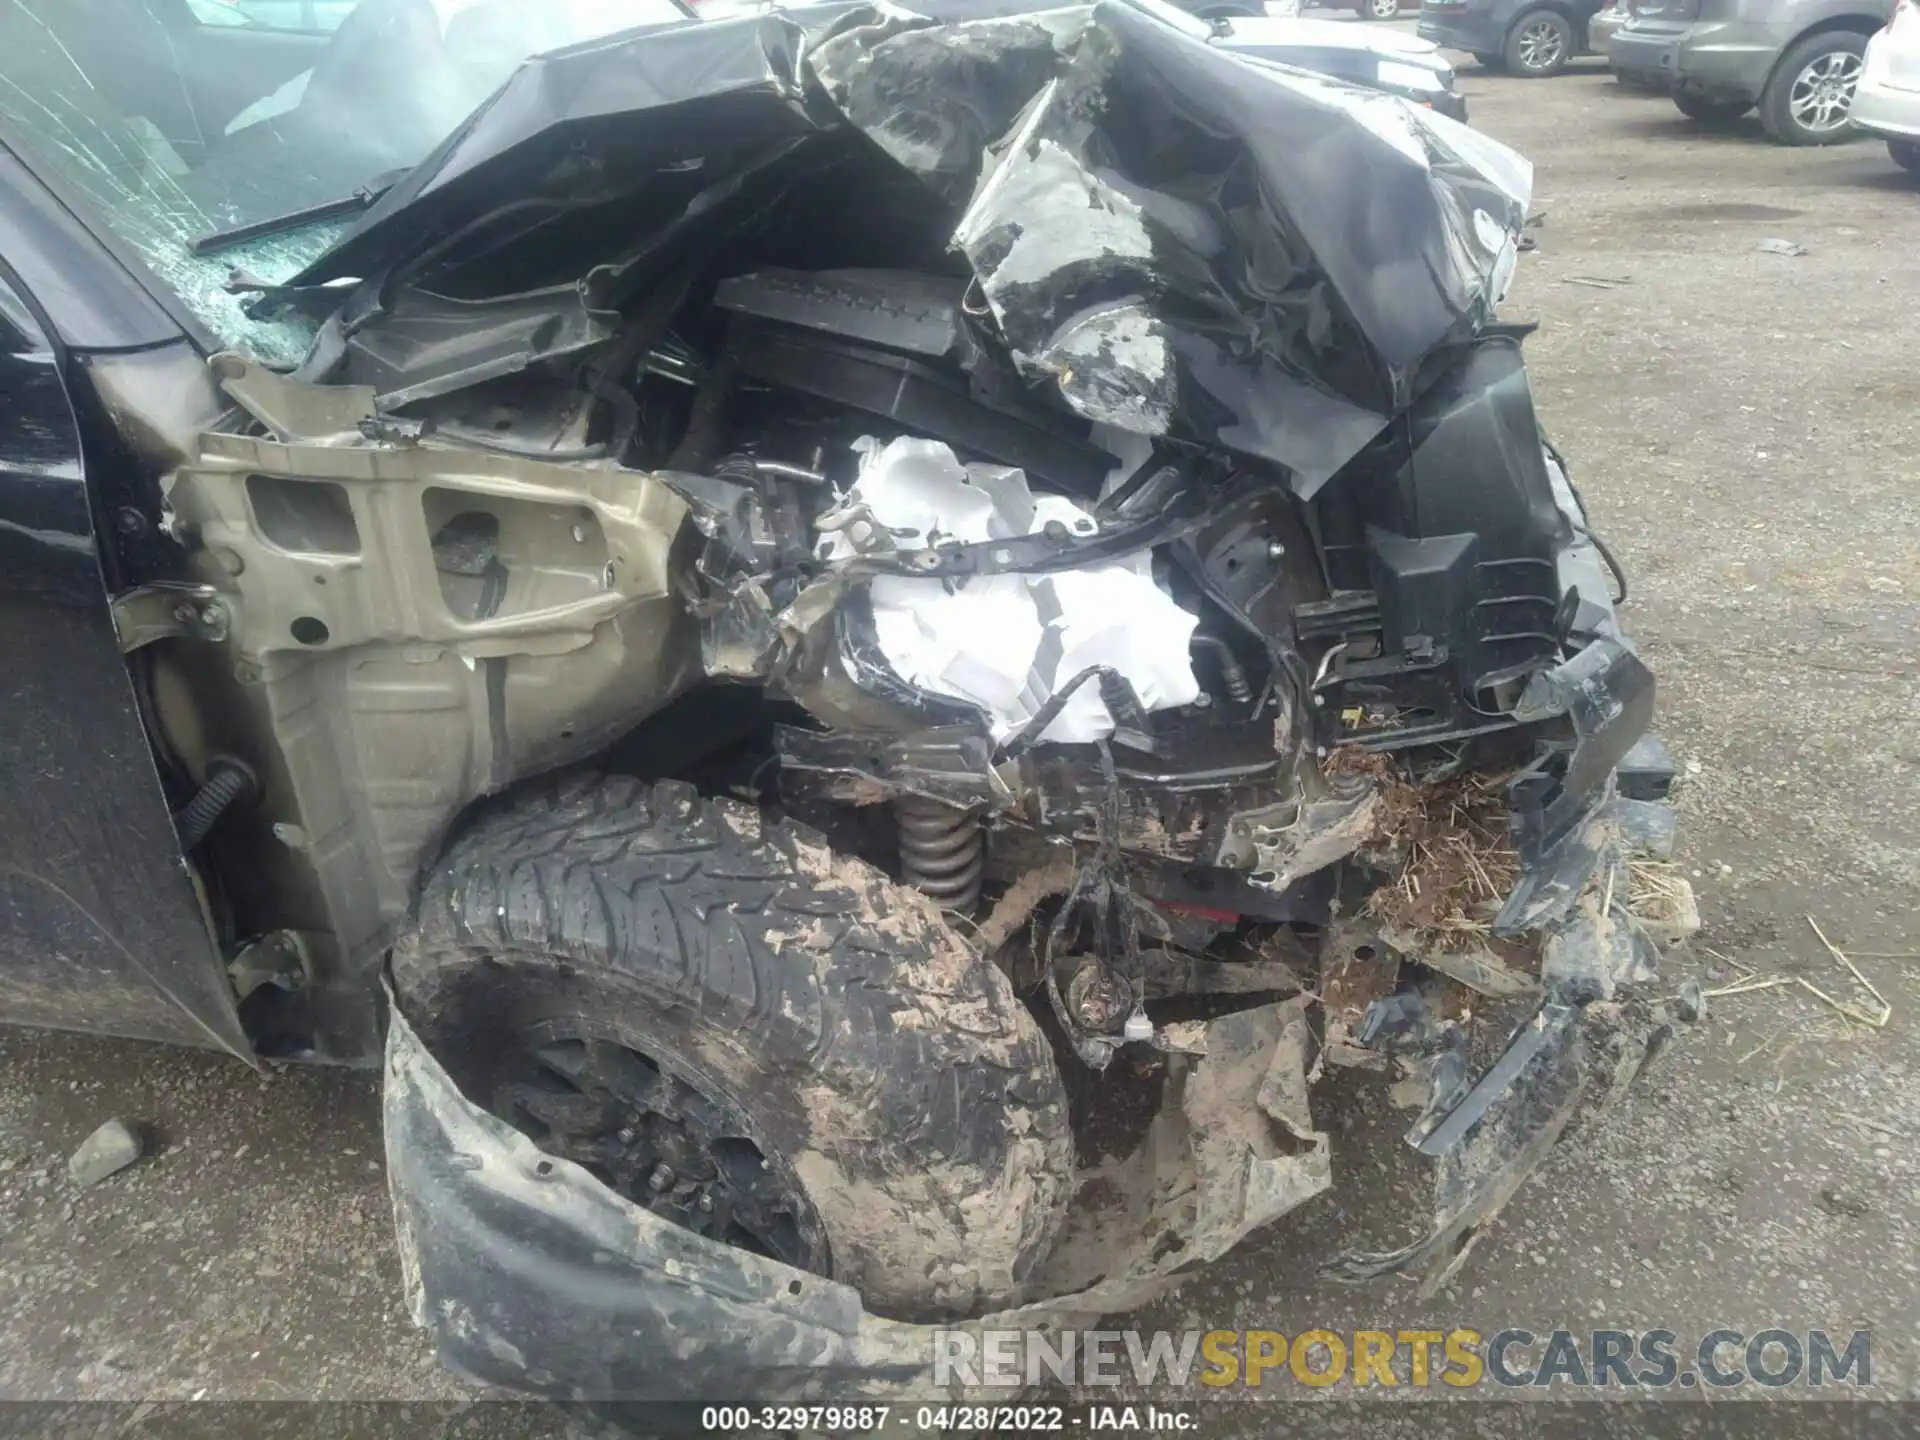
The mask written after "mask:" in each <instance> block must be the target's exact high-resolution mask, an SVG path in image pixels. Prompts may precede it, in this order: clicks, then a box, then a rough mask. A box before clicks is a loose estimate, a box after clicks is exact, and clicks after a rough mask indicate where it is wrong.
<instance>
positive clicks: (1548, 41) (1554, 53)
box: [1504, 10, 1574, 80]
mask: <svg viewBox="0 0 1920 1440" xmlns="http://www.w3.org/2000/svg"><path fill="white" fill-rule="evenodd" d="M1573 47H1574V33H1573V22H1572V21H1571V20H1569V19H1567V17H1566V16H1564V15H1562V14H1561V13H1560V12H1559V11H1558V10H1529V11H1527V12H1526V14H1524V15H1522V16H1521V17H1520V18H1519V19H1518V20H1516V21H1514V22H1513V28H1512V29H1511V30H1509V31H1508V32H1507V50H1506V55H1505V57H1504V59H1505V61H1506V67H1507V69H1509V70H1511V71H1512V72H1513V73H1514V74H1516V75H1519V76H1522V77H1524V78H1525V79H1528V80H1544V79H1546V78H1547V77H1548V76H1549V75H1558V74H1559V73H1560V72H1561V71H1562V70H1564V69H1566V68H1567V61H1569V60H1571V59H1572V58H1573Z"/></svg>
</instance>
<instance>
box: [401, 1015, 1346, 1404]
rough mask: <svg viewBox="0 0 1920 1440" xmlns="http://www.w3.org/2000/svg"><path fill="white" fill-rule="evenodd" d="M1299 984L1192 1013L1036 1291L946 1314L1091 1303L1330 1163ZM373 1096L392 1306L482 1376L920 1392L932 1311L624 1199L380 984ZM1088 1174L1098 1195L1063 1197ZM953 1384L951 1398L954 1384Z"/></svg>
mask: <svg viewBox="0 0 1920 1440" xmlns="http://www.w3.org/2000/svg"><path fill="white" fill-rule="evenodd" d="M1307 1003H1308V1002H1307V1001H1306V1000H1305V998H1304V997H1299V996H1296V997H1294V998H1292V999H1289V1000H1286V1001H1283V1002H1280V1003H1278V1004H1272V1005H1265V1006H1261V1007H1258V1008H1256V1009H1251V1010H1244V1011H1238V1012H1236V1013H1234V1014H1232V1015H1228V1016H1224V1017H1222V1018H1220V1019H1219V1020H1216V1021H1213V1022H1211V1024H1209V1025H1207V1026H1205V1027H1204V1033H1201V1032H1199V1031H1196V1034H1198V1035H1199V1038H1198V1040H1197V1041H1196V1043H1198V1044H1200V1045H1203V1046H1205V1048H1206V1051H1207V1053H1206V1054H1204V1055H1173V1056H1170V1057H1169V1059H1168V1079H1167V1085H1166V1089H1165V1092H1164V1096H1163V1101H1162V1105H1161V1108H1160V1111H1159V1113H1158V1114H1157V1115H1156V1117H1155V1118H1154V1120H1153V1122H1152V1124H1151V1126H1150V1127H1149V1129H1148V1132H1147V1135H1146V1136H1145V1138H1144V1139H1143V1141H1142V1143H1141V1144H1140V1145H1139V1147H1138V1148H1137V1149H1136V1150H1135V1151H1134V1152H1133V1153H1132V1154H1130V1155H1129V1156H1127V1157H1125V1158H1124V1159H1122V1160H1119V1161H1116V1162H1114V1163H1112V1164H1109V1165H1105V1166H1102V1167H1100V1168H1099V1169H1097V1170H1094V1171H1090V1172H1088V1173H1086V1174H1084V1175H1082V1176H1081V1177H1079V1180H1080V1195H1079V1196H1077V1197H1076V1203H1074V1204H1073V1207H1072V1209H1071V1212H1070V1214H1069V1216H1068V1218H1067V1222H1066V1226H1065V1227H1064V1232H1063V1234H1062V1237H1061V1240H1060V1242H1059V1244H1058V1245H1057V1246H1056V1247H1055V1250H1054V1253H1053V1254H1052V1255H1051V1256H1050V1257H1049V1258H1048V1259H1047V1260H1046V1261H1044V1262H1042V1265H1041V1266H1040V1278H1039V1279H1038V1280H1037V1281H1036V1287H1037V1288H1038V1289H1040V1290H1042V1291H1043V1292H1045V1293H1043V1294H1042V1296H1041V1298H1037V1299H1036V1300H1035V1301H1034V1302H1033V1303H1031V1304H1028V1305H1025V1306H1023V1307H1021V1308H1019V1309H1014V1310H1007V1311H1002V1312H999V1313H997V1314H993V1315H989V1316H983V1317H981V1318H979V1319H977V1320H972V1321H968V1322H964V1323H963V1324H962V1325H959V1326H948V1327H945V1328H946V1329H948V1330H952V1329H969V1328H972V1329H986V1328H992V1329H1024V1328H1037V1327H1039V1326H1040V1325H1041V1324H1042V1323H1043V1322H1044V1323H1046V1324H1050V1325H1056V1326H1057V1325H1069V1324H1082V1323H1087V1322H1089V1321H1091V1320H1092V1319H1094V1318H1095V1317H1097V1316H1099V1315H1101V1314H1106V1313H1111V1312H1114V1311H1118V1310H1124V1309H1129V1308H1131V1307H1133V1306H1136V1305H1139V1304H1142V1303H1144V1302H1145V1301H1147V1300H1150V1299H1152V1298H1153V1297H1154V1296H1155V1295H1158V1294H1160V1293H1162V1292H1163V1291H1165V1290H1167V1289H1168V1288H1170V1287H1171V1286H1172V1285H1173V1284H1175V1283H1176V1281H1177V1278H1178V1276H1179V1275H1180V1274H1182V1273H1184V1272H1187V1271H1189V1270H1191V1269H1192V1268H1193V1267H1194V1265H1195V1264H1196V1263H1203V1262H1205V1261H1207V1260H1211V1259H1215V1258H1217V1257H1218V1256H1220V1255H1223V1254H1225V1253H1226V1251H1227V1250H1229V1249H1230V1248H1232V1246H1233V1245H1234V1244H1236V1243H1237V1242H1238V1241H1239V1240H1240V1239H1241V1238H1242V1237H1243V1236H1245V1235H1247V1234H1248V1233H1250V1232H1251V1231H1253V1230H1254V1229H1256V1228H1258V1227H1259V1226H1261V1225H1264V1224H1266V1223H1268V1222H1269V1221H1271V1220H1273V1219H1275V1218H1277V1217H1278V1216H1280V1215H1283V1214H1285V1213H1286V1212H1287V1211H1289V1210H1291V1209H1293V1208H1295V1207H1296V1206H1298V1205H1300V1204H1302V1203H1303V1202H1305V1201H1306V1200H1308V1199H1310V1198H1312V1197H1313V1196H1314V1195H1317V1194H1319V1193H1320V1191H1322V1190H1324V1189H1326V1188H1327V1186H1328V1185H1329V1183H1330V1182H1331V1167H1330V1160H1329V1145H1328V1141H1327V1137H1326V1136H1325V1135H1324V1134H1321V1133H1320V1132H1318V1131H1316V1130H1314V1129H1313V1127H1312V1119H1311V1116H1310V1114H1309V1113H1308V1109H1307V1067H1308V1061H1309V1055H1310V1051H1311V1039H1310V1036H1309V1031H1308V1025H1307V1018H1306V1006H1307ZM390 1017H391V1018H390V1024H389V1029H388V1033H387V1053H386V1070H385V1087H384V1100H383V1113H384V1121H385V1131H386V1153H387V1177H388V1184H389V1186H390V1187H391V1190H392V1194H393V1204H394V1219H395V1229H396V1232H397V1235H398V1243H399V1249H400V1259H401V1267H402V1271H403V1275H404V1280H405V1291H406V1297H407V1305H408V1309H409V1311H410V1312H411V1314H412V1316H413V1319H414V1322H415V1323H416V1324H418V1325H420V1326H421V1327H422V1328H424V1329H425V1330H427V1331H428V1332H429V1334H431V1336H432V1337H433V1341H434V1345H435V1347H436V1349H437V1350H438V1351H439V1354H440V1358H441V1360H442V1361H443V1362H444V1363H445V1364H446V1365H448V1366H449V1367H450V1368H451V1369H453V1370H454V1371H455V1372H457V1373H459V1374H461V1375H465V1376H467V1377H469V1378H471V1379H473V1380H476V1381H479V1382H481V1383H484V1384H490V1385H500V1386H506V1387H509V1388H511V1389H514V1390H520V1391H532V1392H535V1393H538V1394H542V1395H546V1396H549V1397H553V1398H556V1399H566V1400H577V1401H637V1400H646V1401H682V1402H691V1401H707V1402H711V1401H712V1399H713V1397H714V1396H716V1395H724V1396H727V1397H728V1398H729V1399H732V1400H739V1401H744V1400H787V1401H801V1400H812V1401H824V1400H833V1401H840V1402H844V1401H847V1400H849V1399H856V1398H873V1399H886V1398H904V1397H917V1398H921V1399H925V1398H929V1397H930V1396H932V1395H933V1394H934V1393H935V1392H934V1388H933V1364H934V1359H935V1354H934V1343H935V1337H936V1335H937V1334H938V1333H940V1332H939V1331H938V1330H936V1328H935V1327H934V1326H931V1325H915V1324H908V1323H904V1322H901V1321H896V1320H887V1319H882V1318H881V1317H879V1316H876V1315H872V1314H870V1313H868V1312H867V1311H866V1310H865V1309H864V1308H863V1307H862V1305H861V1303H860V1297H859V1295H858V1294H857V1293H856V1292H855V1291H854V1290H853V1289H851V1288H850V1287H848V1286H846V1285H842V1284H837V1283H835V1282H834V1281H832V1280H829V1279H824V1278H822V1277H821V1276H818V1275H813V1274H809V1273H807V1272H805V1271H801V1270H796V1269H793V1268H791V1267H789V1266H786V1265H782V1264H779V1263H777V1262H775V1261H772V1260H768V1259H764V1258H762V1257H760V1256H758V1255H755V1254H752V1253H750V1252H748V1251H745V1250H740V1249H735V1248H732V1247H730V1246H726V1245H722V1244H718V1243H716V1242H714V1241H711V1240H706V1239H703V1238H701V1237H700V1236H697V1235H695V1234H693V1233H692V1232H690V1231H687V1230H684V1229H681V1228H680V1227H679V1226H677V1225H674V1224H673V1223H671V1222H670V1221H668V1220H665V1219H662V1218H661V1217H659V1216H657V1215H655V1214H653V1213H652V1212H651V1211H648V1210H645V1209H642V1208H640V1207H639V1206H636V1205H634V1204H632V1203H631V1202H629V1201H627V1200H624V1199H622V1198H621V1197H620V1196H618V1195H616V1194H615V1193H614V1192H613V1191H612V1190H610V1189H608V1188H607V1187H606V1186H604V1185H602V1184H601V1183H600V1182H599V1181H598V1180H596V1179H595V1178H594V1177H593V1176H592V1175H590V1174H589V1173H588V1172H587V1171H585V1170H584V1169H582V1168H580V1167H579V1166H577V1165H575V1164H573V1163H572V1162H570V1161H567V1160H563V1159H559V1158H557V1157H554V1156H551V1155H548V1154H546V1153H544V1152H543V1151H541V1150H540V1149H539V1148H538V1147H537V1146H536V1145H535V1144H534V1143H533V1141H532V1140H530V1139H528V1138H527V1137H526V1136H524V1135H522V1134H521V1133H520V1132H519V1131H517V1130H515V1129H514V1128H513V1127H512V1126H510V1125H508V1124H507V1123H506V1122H504V1121H502V1120H499V1119H496V1118H495V1117H494V1116H492V1115H490V1114H488V1113H487V1112H486V1111H485V1110H483V1109H481V1108H480V1107H479V1106H477V1105H475V1104H473V1103H472V1102H471V1101H470V1100H468V1099H467V1098H466V1097H465V1096H464V1095H462V1094H461V1093H460V1090H459V1088H458V1087H457V1086H456V1085H455V1084H454V1082H453V1080H452V1078H451V1077H450V1076H449V1075H448V1074H447V1072H446V1070H445V1069H443V1068H442V1067H441V1065H440V1063H439V1062H438V1061H437V1060H435V1059H434V1057H433V1056H432V1055H431V1054H430V1053H429V1052H428V1050H427V1048H426V1047H425V1045H423V1044H422V1043H421V1041H420V1039H419V1038H418V1036H416V1035H415V1034H414V1032H413V1030H412V1028H411V1027H410V1026H409V1025H408V1024H407V1021H406V1018H405V1017H404V1016H403V1015H402V1014H401V1013H400V1012H399V1009H398V1008H397V1007H390ZM1095 1194H1097V1195H1098V1197H1099V1199H1100V1201H1101V1203H1099V1204H1094V1203H1080V1202H1084V1201H1087V1200H1090V1199H1091V1198H1092V1197H1093V1196H1094V1195H1095ZM955 1398H959V1397H958V1396H956V1397H955Z"/></svg>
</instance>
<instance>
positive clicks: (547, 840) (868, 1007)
mask: <svg viewBox="0 0 1920 1440" xmlns="http://www.w3.org/2000/svg"><path fill="white" fill-rule="evenodd" d="M391 974H392V978H393V987H394V994H395V999H396V1002H397V1003H398V1004H399V1006H400V1009H401V1011H402V1013H404V1014H405V1015H406V1016H407V1018H408V1020H409V1022H410V1023H411V1024H412V1025H413V1026H414V1028H415V1029H416V1030H417V1031H418V1033H419V1035H420V1038H421V1039H422V1041H423V1042H425V1044H426V1045H427V1047H428V1048H429V1049H430V1050H431V1051H432V1052H433V1053H434V1055H435V1057H436V1058H437V1059H438V1060H439V1061H440V1062H441V1064H443V1065H444V1066H446V1068H447V1070H448V1072H449V1073H450V1074H451V1075H452V1076H453V1078H454V1080H455V1082H456V1083H457V1084H458V1085H459V1086H460V1088H461V1089H462V1091H463V1092H464V1093H465V1094H466V1095H467V1096H468V1097H469V1098H470V1099H471V1100H472V1101H473V1102H474V1103H475V1104H477V1105H481V1106H483V1107H485V1108H486V1109H488V1110H491V1111H492V1112H493V1113H494V1114H496V1115H498V1116H499V1117H500V1118H501V1119H503V1120H506V1121H507V1122H508V1123H510V1124H512V1125H514V1126H515V1127H516V1128H517V1129H519V1130H521V1131H522V1132H523V1133H525V1134H527V1135H528V1136H529V1137H530V1138H531V1139H532V1140H533V1141H534V1142H535V1143H536V1144H537V1145H539V1146H540V1147H541V1148H542V1149H543V1150H546V1151H548V1153H550V1154H555V1155H558V1156H561V1157H563V1158H565V1159H567V1160H571V1161H573V1162H574V1163H575V1164H577V1165H580V1166H583V1167H584V1168H586V1169H587V1170H588V1171H589V1172H590V1173H592V1174H594V1175H595V1177H596V1178H597V1179H599V1180H600V1182H601V1183H602V1184H605V1185H608V1186H610V1187H611V1188H613V1189H614V1190H615V1191H617V1192H618V1193H620V1194H621V1195H623V1196H625V1197H626V1198H627V1199H628V1200H629V1201H631V1202H633V1203H635V1204H640V1205H644V1206H646V1207H647V1208H648V1209H650V1210H652V1211H653V1212H654V1213H655V1214H658V1215H661V1216H662V1217H663V1218H666V1219H668V1220H671V1221H673V1222H674V1223H677V1224H680V1225H682V1226H684V1227H685V1228H688V1229H692V1230H694V1231H695V1232H696V1233H700V1234H705V1235H707V1236H708V1238H710V1239H715V1240H721V1241H724V1242H727V1243H732V1244H738V1245H743V1246H745V1247H746V1248H749V1249H753V1250H757V1251H758V1252H759V1253H762V1254H765V1255H769V1256H771V1257H772V1258H774V1259H777V1260H780V1261H782V1262H784V1263H786V1264H788V1265H792V1266H794V1267H795V1268H797V1269H802V1270H812V1271H814V1272H816V1273H820V1274H827V1275H831V1276H832V1277H834V1278H835V1279H838V1280H841V1281H843V1282H844V1283H846V1284H849V1285H852V1286H854V1287H855V1288H856V1289H858V1290H859V1291H860V1293H861V1295H862V1297H863V1298H864V1299H865V1301H866V1303H867V1305H868V1307H869V1308H870V1309H873V1310H874V1311H875V1312H876V1313H879V1314H882V1315H888V1316H891V1317H894V1318H903V1319H904V1318H912V1319H922V1320H924V1319H931V1318H937V1317H942V1316H958V1315H964V1314H969V1313H974V1312H977V1311H979V1310H981V1309H983V1308H992V1307H995V1306H1000V1305H1005V1304H1007V1303H1010V1302H1015V1301H1017V1300H1018V1299H1020V1298H1021V1294H1022V1286H1023V1283H1024V1281H1025V1279H1026V1277H1027V1275H1028V1274H1029V1273H1030V1271H1031V1270H1032V1268H1033V1266H1034V1265H1035V1264H1036V1263H1038V1261H1039V1260H1040V1259H1041V1258H1042V1257H1043V1256H1044V1255H1045V1254H1046V1252H1047V1250H1048V1249H1049V1248H1050V1246H1051V1244H1052V1240H1053V1236H1054V1233H1055V1230H1056V1229H1057V1226H1058V1223H1059V1220H1060V1217H1061V1215H1062V1213H1063V1207H1064V1202H1065V1198H1066V1187H1067V1185H1068V1183H1069V1177H1070V1175H1071V1173H1072V1169H1073V1158H1074V1157H1073V1139H1072V1135H1071V1132H1070V1130H1069V1128H1068V1114H1067V1097H1066V1091H1065V1088H1064V1087H1063V1085H1062V1084H1061V1080H1060V1072H1059V1070H1058V1068H1057V1067H1056V1065H1055V1063H1054V1058H1053V1052H1052V1049H1051V1047H1050V1046H1049V1044H1048V1042H1047V1039H1046V1037H1045V1036H1044V1035H1043V1034H1042V1032H1041V1031H1040V1029H1039V1027H1038V1026H1037V1025H1036V1024H1035V1023H1034V1019H1033V1017H1032V1016H1031V1015H1030V1014H1029V1013H1028V1012H1027V1010H1026V1008H1025V1007H1024V1006H1023V1005H1022V1004H1021V1003H1020V1001H1019V1000H1018V999H1017V998H1015V996H1014V993H1013V989H1012V987H1011V985H1010V984H1009V983H1008V980H1007V977H1006V976H1005V975H1004V974H1003V973H1002V972H1001V971H1000V969H999V968H998V967H997V966H996V965H995V964H994V963H993V961H992V960H990V959H989V958H987V957H986V956H983V955H981V954H980V953H979V952H978V951H977V950H975V949H974V948H973V947H972V946H971V945H969V944H968V943H967V942H966V941H965V940H963V939H962V938H961V936H960V935H959V934H958V933H957V932H956V931H955V930H953V929H952V928H951V927H950V926H948V924H947V923H946V921H945V919H944V918H943V917H942V916H941V914H940V912H939V910H938V908H937V907H936V906H935V905H934V903H933V902H932V901H931V900H930V899H928V898H927V897H926V896H925V895H922V894H920V893H919V892H918V891H915V890H910V889H906V888H904V887H902V886H898V885H895V884H893V883H892V882H890V881H889V880H888V879H887V878H886V877H885V876H884V875H882V874H881V873H880V872H879V871H877V870H875V869H873V868H872V867H871V866H869V865H866V864H863V863H862V862H860V861H857V860H853V859H849V858H846V857H842V856H839V855H835V854H833V853H832V852H831V851H830V850H829V849H828V848H827V845H826V843H825V842H824V841H823V840H822V839H821V838H820V837H819V836H817V835H815V834H813V833H812V832H811V831H807V830H803V829H801V828H799V827H797V826H794V825H791V824H787V823H785V822H776V821H774V820H771V819H768V818H765V817H764V816H763V815H762V814H761V812H759V811H758V810H755V809H753V808H751V807H749V806H745V805H740V804H736V803H733V802H730V801H714V800H707V799H703V798H702V797H701V796H700V795H699V794H698V793H697V792H696V791H695V790H694V788H693V787H692V786H691V785H682V784H675V783H663V784H660V785H657V786H648V785H644V784H642V783H640V782H638V781H635V780H631V779H626V778H622V777H575V778H572V779H568V780H563V781H560V782H558V783H555V784H551V785H548V786H546V787H544V788H543V789H541V790H539V791H536V792H534V793H533V794H531V795H528V796H525V797H522V798H521V799H520V800H519V801H518V802H517V803H511V804H506V805H502V806H500V807H499V808H497V809H495V810H494V811H493V812H492V813H491V814H490V815H488V816H486V817H485V818H484V819H482V820H481V821H480V822H479V823H477V824H476V825H474V826H473V827H472V828H471V829H469V830H468V831H467V832H466V833H465V834H464V835H462V836H461V837H460V838H459V839H458V840H456V841H455V842H454V844H453V845H452V846H451V847H450V848H449V849H448V850H447V852H446V854H445V855H444V856H443V857H442V859H441V860H440V862H439V863H438V864H437V865H436V866H435V867H434V869H433V870H432V872H431V873H430V874H429V875H428V876H427V878H426V880H425V882H424V884H423V886H422V889H421V895H420V903H419V913H418V919H417V921H416V924H415V927H414V928H413V929H412V930H411V931H410V932H408V933H406V934H403V935H402V936H401V937H400V939H399V941H398V943H397V944H396V945H395V946H394V949H393V956H392V961H391Z"/></svg>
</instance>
